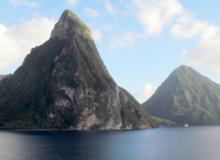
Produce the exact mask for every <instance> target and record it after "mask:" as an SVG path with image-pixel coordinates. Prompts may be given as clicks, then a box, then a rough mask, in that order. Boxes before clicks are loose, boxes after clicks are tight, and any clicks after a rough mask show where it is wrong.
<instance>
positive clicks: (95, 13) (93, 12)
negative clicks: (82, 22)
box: [84, 7, 99, 18]
mask: <svg viewBox="0 0 220 160" xmlns="http://www.w3.org/2000/svg"><path fill="white" fill-rule="evenodd" d="M84 15H85V16H86V17H88V18H97V17H98V16H99V12H98V11H97V10H95V9H93V8H89V7H86V8H85V9H84Z"/></svg>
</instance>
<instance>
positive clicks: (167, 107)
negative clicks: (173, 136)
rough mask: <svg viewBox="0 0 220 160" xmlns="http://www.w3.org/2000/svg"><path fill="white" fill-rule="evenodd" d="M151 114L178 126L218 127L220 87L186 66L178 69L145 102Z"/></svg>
mask: <svg viewBox="0 0 220 160" xmlns="http://www.w3.org/2000/svg"><path fill="white" fill-rule="evenodd" d="M144 107H145V109H146V110H148V111H149V112H150V113H151V114H152V115H154V116H157V117H161V118H165V119H169V120H171V121H174V122H176V123H177V124H180V125H183V124H185V123H187V124H190V125H206V124H220V85H218V84H216V83H214V82H213V81H211V80H209V79H208V78H207V77H204V76H202V75H201V74H199V73H198V72H197V71H195V70H193V69H192V68H190V67H187V66H181V67H179V68H177V69H176V70H175V71H174V72H173V73H172V74H171V75H170V76H169V77H168V78H167V80H166V81H165V82H164V83H163V84H162V85H161V86H160V87H159V88H158V90H157V91H156V93H155V94H154V95H153V96H152V97H151V98H150V99H149V100H148V101H147V102H145V103H144Z"/></svg>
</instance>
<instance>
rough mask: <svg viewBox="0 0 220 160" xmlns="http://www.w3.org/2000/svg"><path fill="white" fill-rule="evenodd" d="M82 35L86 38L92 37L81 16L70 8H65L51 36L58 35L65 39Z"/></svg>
mask: <svg viewBox="0 0 220 160" xmlns="http://www.w3.org/2000/svg"><path fill="white" fill-rule="evenodd" d="M76 34H77V35H80V36H82V37H83V38H85V39H91V32H90V30H89V28H88V27H87V26H86V25H85V24H84V23H83V22H82V21H81V20H80V18H79V17H78V16H77V15H76V14H74V13H73V12H72V11H70V10H65V11H64V12H63V14H62V15H61V17H60V18H59V21H58V22H57V23H56V25H55V27H54V29H53V31H52V33H51V38H55V37H58V38H60V39H65V38H68V37H71V36H75V35H76Z"/></svg>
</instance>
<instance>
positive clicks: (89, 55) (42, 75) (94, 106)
mask: <svg viewBox="0 0 220 160" xmlns="http://www.w3.org/2000/svg"><path fill="white" fill-rule="evenodd" d="M0 97H1V99H0V124H1V127H5V128H45V129H47V128H55V129H68V128H69V129H77V130H88V129H142V128H148V127H152V126H153V122H152V119H151V117H150V116H149V115H148V114H147V113H146V112H145V111H144V109H143V107H142V106H141V105H140V104H139V103H138V102H137V101H136V100H135V99H134V98H133V97H132V96H131V95H130V94H129V93H127V92H126V91H125V90H124V89H121V88H120V87H118V86H117V84H116V83H115V82H114V80H113V79H112V78H111V76H110V74H109V72H108V71H107V69H106V67H105V66H104V64H103V62H102V60H101V58H100V56H99V53H98V51H97V49H96V46H95V44H94V41H93V40H92V37H91V35H90V31H89V29H88V28H87V27H86V25H85V24H84V23H83V22H82V21H81V20H80V19H79V18H78V17H77V16H76V15H74V14H73V13H72V12H70V11H65V12H64V13H63V15H62V16H61V18H60V20H59V21H58V23H57V24H56V25H55V28H54V29H53V31H52V34H51V38H50V39H49V40H48V41H47V42H45V43H44V44H43V45H42V46H39V47H36V48H34V49H32V51H31V53H30V54H29V55H27V57H26V58H25V60H24V63H23V64H22V66H21V67H19V68H18V69H17V70H16V71H15V73H14V74H13V75H11V76H9V77H7V78H4V79H3V80H2V81H1V82H0Z"/></svg>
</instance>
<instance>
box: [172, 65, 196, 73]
mask: <svg viewBox="0 0 220 160" xmlns="http://www.w3.org/2000/svg"><path fill="white" fill-rule="evenodd" d="M189 71H194V69H193V68H191V67H189V66H186V65H181V66H179V67H178V68H177V69H176V70H175V71H174V72H189Z"/></svg>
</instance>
